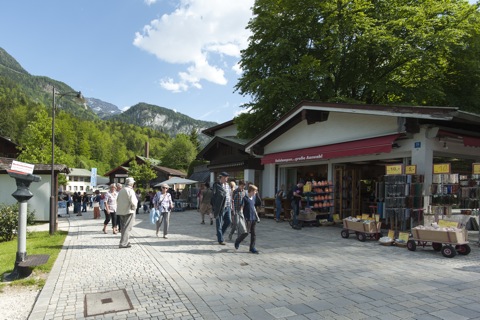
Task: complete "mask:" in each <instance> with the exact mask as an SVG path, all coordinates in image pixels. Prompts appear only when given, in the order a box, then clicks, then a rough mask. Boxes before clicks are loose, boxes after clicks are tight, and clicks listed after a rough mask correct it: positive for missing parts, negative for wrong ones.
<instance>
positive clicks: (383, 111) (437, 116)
mask: <svg viewBox="0 0 480 320" xmlns="http://www.w3.org/2000/svg"><path fill="white" fill-rule="evenodd" d="M312 112H313V114H312ZM329 112H340V113H341V112H343V113H350V114H352V113H353V114H355V113H356V114H363V115H379V116H391V117H403V118H415V119H429V120H437V121H438V120H440V121H451V120H453V119H454V118H455V117H458V118H462V119H468V120H470V121H471V120H472V117H476V119H474V121H478V123H479V124H480V116H478V115H473V114H472V115H468V114H467V113H465V112H460V111H458V108H452V107H423V106H393V105H392V106H389V105H367V104H340V103H323V102H310V101H302V102H300V103H299V104H298V105H296V106H295V107H294V108H293V109H292V110H290V111H289V112H288V113H286V114H285V115H284V116H283V117H281V118H280V119H279V120H278V121H276V122H275V123H274V124H272V125H271V126H270V127H268V128H267V129H266V130H264V131H263V132H262V133H260V134H259V135H258V136H256V137H255V138H253V139H252V140H251V141H250V142H249V143H247V144H246V146H245V151H246V152H247V153H255V148H258V149H263V147H264V146H265V145H267V144H268V143H269V142H271V141H273V140H274V139H275V138H276V137H278V136H279V135H280V134H282V133H284V132H286V131H288V130H289V129H291V128H292V127H293V126H295V125H296V124H298V123H300V122H301V121H303V120H306V121H307V123H309V124H310V123H313V122H317V121H325V120H326V119H328V113H329ZM309 113H310V115H309ZM312 121H313V122H312Z"/></svg>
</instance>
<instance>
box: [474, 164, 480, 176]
mask: <svg viewBox="0 0 480 320" xmlns="http://www.w3.org/2000/svg"><path fill="white" fill-rule="evenodd" d="M472 171H473V174H480V163H472Z"/></svg>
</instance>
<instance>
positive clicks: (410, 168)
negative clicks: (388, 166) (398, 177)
mask: <svg viewBox="0 0 480 320" xmlns="http://www.w3.org/2000/svg"><path fill="white" fill-rule="evenodd" d="M405 174H417V165H416V164H412V165H410V166H406V167H405Z"/></svg>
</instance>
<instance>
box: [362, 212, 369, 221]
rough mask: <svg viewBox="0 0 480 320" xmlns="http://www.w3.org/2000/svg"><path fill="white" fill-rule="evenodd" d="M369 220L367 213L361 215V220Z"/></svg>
mask: <svg viewBox="0 0 480 320" xmlns="http://www.w3.org/2000/svg"><path fill="white" fill-rule="evenodd" d="M368 219H370V215H369V214H368V213H362V220H368Z"/></svg>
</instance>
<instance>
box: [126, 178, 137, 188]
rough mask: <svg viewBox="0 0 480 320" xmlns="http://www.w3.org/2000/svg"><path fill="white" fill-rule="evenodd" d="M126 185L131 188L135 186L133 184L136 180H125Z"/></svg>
mask: <svg viewBox="0 0 480 320" xmlns="http://www.w3.org/2000/svg"><path fill="white" fill-rule="evenodd" d="M125 183H126V184H127V185H129V186H133V184H134V183H135V179H133V178H132V177H128V178H127V179H125Z"/></svg>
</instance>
